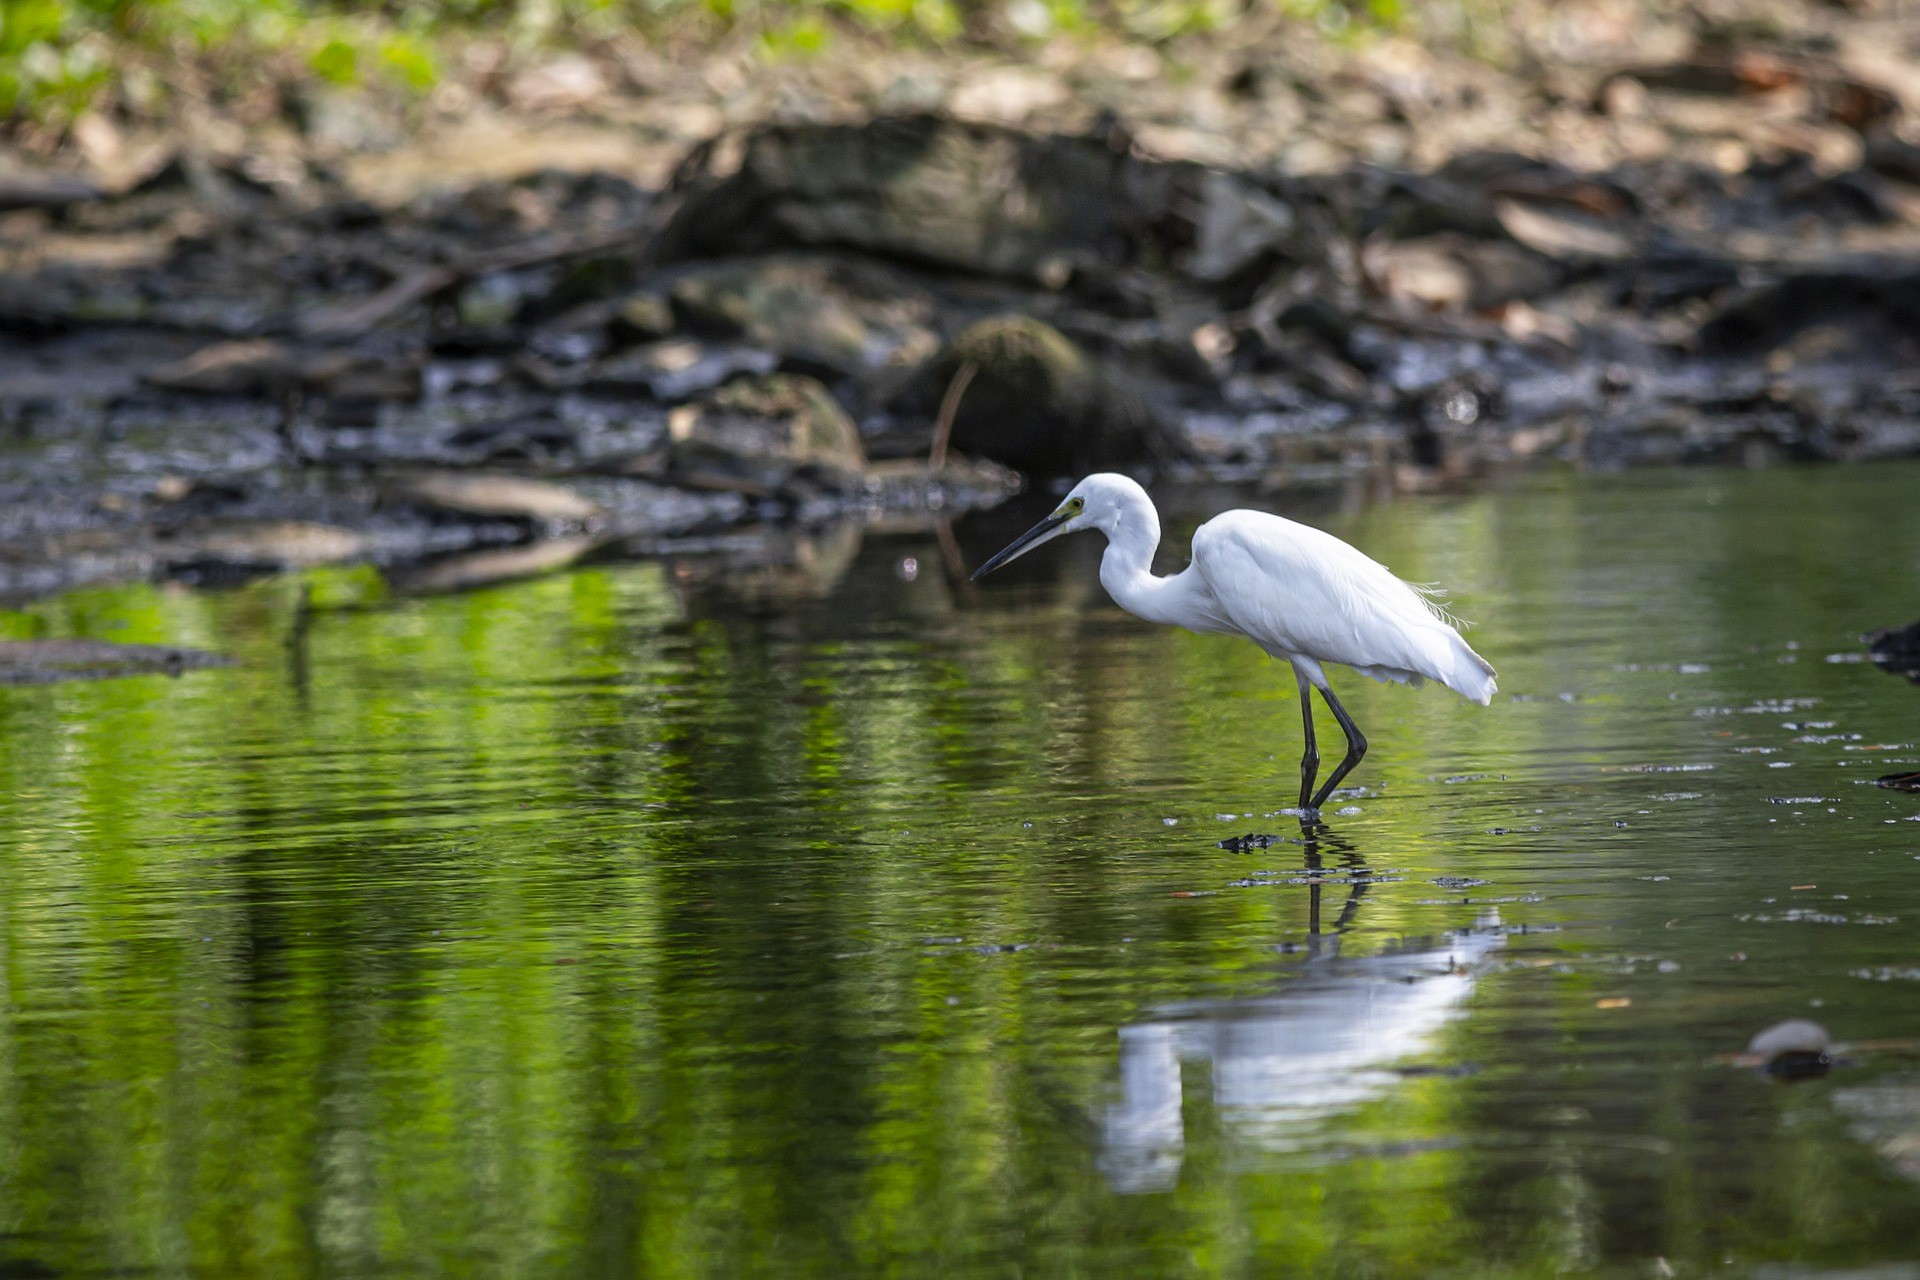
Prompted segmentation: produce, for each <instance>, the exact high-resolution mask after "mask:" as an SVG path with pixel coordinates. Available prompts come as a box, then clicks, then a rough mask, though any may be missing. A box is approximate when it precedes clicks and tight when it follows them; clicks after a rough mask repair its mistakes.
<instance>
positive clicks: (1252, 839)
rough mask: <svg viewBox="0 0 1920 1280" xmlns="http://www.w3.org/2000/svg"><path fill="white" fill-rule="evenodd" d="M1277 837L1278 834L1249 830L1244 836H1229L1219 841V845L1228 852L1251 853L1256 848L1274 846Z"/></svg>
mask: <svg viewBox="0 0 1920 1280" xmlns="http://www.w3.org/2000/svg"><path fill="white" fill-rule="evenodd" d="M1277 839H1278V837H1277V836H1268V835H1260V834H1258V833H1256V832H1252V831H1249V832H1247V834H1246V835H1243V836H1228V837H1227V838H1226V839H1225V840H1222V841H1220V842H1219V847H1220V848H1222V849H1225V850H1226V851H1227V852H1228V853H1251V852H1253V851H1254V850H1255V849H1266V848H1270V847H1272V845H1273V843H1274V842H1275V840H1277Z"/></svg>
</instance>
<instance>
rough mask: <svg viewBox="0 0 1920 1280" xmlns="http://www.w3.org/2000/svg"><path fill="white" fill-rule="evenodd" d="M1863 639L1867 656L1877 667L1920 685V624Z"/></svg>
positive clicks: (1882, 632)
mask: <svg viewBox="0 0 1920 1280" xmlns="http://www.w3.org/2000/svg"><path fill="white" fill-rule="evenodd" d="M1861 639H1862V640H1865V641H1866V643H1867V656H1868V657H1869V658H1872V659H1873V664H1874V665H1875V666H1877V667H1879V668H1880V669H1881V670H1882V671H1891V672H1893V673H1894V674H1896V675H1903V676H1905V677H1906V678H1907V679H1909V680H1911V681H1913V682H1914V683H1915V684H1920V622H1916V623H1914V624H1913V625H1912V626H1910V627H1904V628H1900V629H1895V628H1892V627H1889V628H1887V629H1886V630H1885V631H1875V632H1873V633H1872V634H1871V635H1866V636H1862V637H1861Z"/></svg>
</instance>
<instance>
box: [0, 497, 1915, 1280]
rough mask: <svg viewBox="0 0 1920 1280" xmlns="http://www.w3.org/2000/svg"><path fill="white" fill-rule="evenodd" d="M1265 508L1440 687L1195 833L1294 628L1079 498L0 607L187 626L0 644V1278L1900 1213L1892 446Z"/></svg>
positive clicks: (1271, 763) (1708, 1260)
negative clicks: (852, 545)
mask: <svg viewBox="0 0 1920 1280" xmlns="http://www.w3.org/2000/svg"><path fill="white" fill-rule="evenodd" d="M1296 511H1297V509H1296ZM1306 514H1310V515H1311V516H1312V518H1314V519H1315V520H1316V521H1318V522H1319V523H1322V524H1324V525H1325V526H1326V527H1329V528H1332V529H1333V530H1335V531H1336V532H1338V533H1340V534H1341V535H1343V536H1345V537H1348V538H1350V539H1352V540H1354V541H1356V542H1358V543H1359V545H1361V546H1362V547H1363V548H1365V549H1366V550H1368V551H1369V552H1371V553H1373V554H1375V555H1376V556H1378V557H1380V558H1382V559H1384V560H1386V561H1387V562H1388V563H1390V564H1392V565H1393V566H1394V567H1395V568H1396V569H1397V570H1399V571H1400V572H1401V573H1402V574H1403V575H1404V576H1407V577H1410V578H1414V579H1420V580H1429V579H1431V580H1439V581H1443V582H1446V583H1449V584H1451V585H1452V586H1453V587H1454V589H1455V597H1454V603H1455V608H1456V610H1457V611H1458V612H1459V613H1461V614H1463V615H1465V616H1467V617H1470V618H1474V619H1478V620H1479V625H1478V626H1477V627H1476V629H1475V630H1474V631H1473V632H1472V635H1473V638H1474V642H1475V644H1476V646H1477V647H1478V648H1479V649H1480V650H1481V651H1482V652H1483V653H1485V654H1486V655H1488V657H1489V658H1491V659H1492V660H1493V661H1494V663H1495V664H1496V665H1497V666H1498V667H1499V668H1500V671H1501V694H1500V696H1499V697H1498V699H1497V700H1496V701H1495V703H1494V705H1493V706H1492V707H1491V708H1490V709H1485V710H1482V709H1480V708H1477V707H1473V706H1470V705H1468V704H1466V703H1464V702H1463V701H1461V700H1459V699H1457V698H1453V697H1451V696H1450V695H1445V694H1443V693H1441V692H1438V691H1435V690H1427V691H1423V692H1414V691H1410V690H1406V689H1402V688H1398V687H1380V686H1374V685H1371V684H1366V683H1364V682H1362V681H1359V680H1357V679H1356V678H1354V677H1351V676H1346V677H1345V678H1344V679H1341V677H1340V676H1339V675H1336V681H1337V683H1338V685H1339V688H1340V690H1341V692H1342V694H1343V696H1344V697H1345V698H1346V700H1347V703H1348V706H1349V707H1350V708H1351V709H1352V710H1353V712H1354V714H1355V716H1356V718H1357V719H1358V720H1359V722H1360V724H1361V725H1362V726H1363V727H1364V728H1365V729H1366V730H1367V732H1368V734H1369V736H1370V737H1371V738H1372V740H1373V742H1374V744H1375V745H1374V750H1373V753H1372V754H1371V755H1370V756H1369V757H1368V759H1367V761H1366V763H1365V765H1364V766H1363V767H1362V769H1361V771H1360V772H1359V773H1358V774H1357V775H1355V777H1354V778H1353V779H1352V781H1353V782H1354V783H1356V784H1358V785H1359V786H1360V787H1361V788H1362V789H1363V793H1362V794H1359V795H1356V796H1352V797H1349V798H1347V799H1346V800H1345V801H1343V802H1342V803H1344V804H1345V805H1346V806H1347V807H1349V808H1354V809H1357V810H1358V812H1352V813H1346V814H1344V815H1341V816H1336V817H1332V818H1331V820H1330V830H1329V832H1328V833H1327V835H1326V837H1325V838H1324V839H1322V840H1321V841H1320V842H1319V843H1318V844H1317V845H1316V846H1314V847H1312V848H1308V847H1305V846H1302V845H1300V844H1297V843H1280V844H1276V845H1275V846H1273V847H1272V848H1270V849H1266V850H1262V851H1257V852H1253V853H1232V852H1227V851H1223V850H1221V849H1219V848H1217V847H1215V842H1216V841H1217V840H1219V839H1220V838H1221V837H1223V836H1226V835H1231V834H1241V833H1244V832H1247V831H1267V832H1273V833H1275V834H1279V835H1283V836H1284V835H1289V834H1290V835H1292V836H1293V837H1294V838H1295V839H1296V840H1297V839H1298V837H1299V827H1298V825H1297V824H1296V823H1293V822H1292V820H1291V819H1288V818H1286V817H1284V816H1266V815H1268V814H1270V813H1272V811H1275V810H1278V809H1279V808H1281V806H1283V805H1285V804H1287V803H1289V801H1290V797H1291V795H1292V792H1293V790H1294V788H1295V786H1296V775H1295V759H1296V757H1297V753H1298V749H1299V748H1298V744H1299V729H1298V713H1299V709H1298V704H1297V702H1296V701H1295V699H1294V695H1293V691H1292V685H1291V680H1290V679H1288V678H1287V677H1286V675H1285V673H1284V672H1283V671H1282V670H1280V669H1278V668H1277V667H1276V665H1275V664H1273V663H1272V662H1270V661H1269V660H1267V659H1266V658H1264V657H1263V656H1262V655H1261V654H1260V653H1258V652H1257V651H1256V650H1254V649H1253V648H1252V647H1251V646H1249V645H1246V644H1244V643H1240V642H1235V641H1231V640H1227V639H1222V638H1218V637H1213V638H1202V637H1196V636H1191V635H1187V634H1184V633H1178V632H1172V631H1166V630H1161V629H1156V628H1152V627H1149V626H1147V625H1145V624H1141V623H1137V622H1135V621H1133V620H1131V619H1128V618H1127V617H1125V616H1124V615H1122V614H1120V613H1118V612H1117V611H1116V610H1114V609H1113V608H1112V607H1111V606H1110V605H1109V604H1108V603H1107V602H1106V600H1105V597H1104V595H1103V594H1102V593H1101V592H1100V589H1099V587H1098V585H1097V582H1096V581H1095V580H1094V577H1093V570H1094V567H1095V557H1096V555H1097V545H1096V543H1095V542H1093V541H1092V540H1091V539H1087V540H1082V542H1081V543H1080V544H1076V545H1063V546H1056V547H1049V548H1047V549H1045V550H1044V551H1042V552H1039V553H1036V554H1035V555H1033V556H1031V557H1029V558H1028V559H1027V560H1024V561H1022V562H1021V563H1020V565H1018V566H1016V567H1015V568H1014V569H1012V570H1008V571H1007V573H1006V575H1005V578H1004V580H1002V579H999V578H996V579H993V580H990V581H989V583H988V584H987V586H986V589H984V590H980V589H970V588H966V587H963V586H961V585H958V584H957V583H955V582H954V581H953V580H952V579H951V578H950V577H949V575H948V574H947V573H945V572H943V571H942V567H941V564H942V561H941V552H940V550H939V547H938V544H937V543H936V541H935V539H934V538H933V537H932V536H931V535H925V536H922V535H894V536H887V537H882V536H878V535H874V534H869V535H868V536H867V537H866V539H865V541H864V542H863V544H862V545H861V546H860V548H859V552H858V555H857V556H856V557H854V558H853V559H852V561H851V563H850V565H846V566H845V567H844V571H841V568H842V560H841V558H838V557H835V556H833V555H828V554H822V555H818V556H814V557H811V558H810V559H808V560H806V561H805V563H808V564H811V565H813V566H814V568H813V570H812V572H802V571H799V570H789V571H787V572H784V573H762V574H759V575H756V576H755V577H753V578H752V580H751V581H735V582H733V583H732V584H730V585H729V584H727V583H724V582H716V581H714V580H713V579H712V578H711V577H710V576H708V575H706V574H705V573H704V571H703V570H702V567H701V566H700V565H699V564H698V563H681V564H675V563H668V564H634V565H619V566H601V567H588V568H583V569H579V570H576V571H573V572H570V573H567V574H564V575H560V576H554V577H548V578H543V579H538V580H533V581H528V582H522V583H516V584H509V585H503V586H498V587H495V588H491V589H487V590H482V591H476V592H472V593H470V594H463V595H448V596H437V597H425V598H400V597H394V596H391V595H389V594H388V593H387V591H386V590H385V589H384V588H383V586H382V584H381V582H380V579H379V578H378V576H377V575H375V574H374V573H373V572H372V571H350V572H331V573H324V574H317V575H313V576H310V577H308V578H305V579H303V580H298V581H294V580H279V581H269V582H264V583H260V584H257V585H254V586H251V587H247V588H242V589H237V590H231V591H225V592H199V591H192V590H187V589H184V588H171V589H170V588H167V587H164V586H137V587H124V588H116V589H112V590H103V591H89V592H80V593H76V594H72V595H68V596H64V597H60V598H57V599H52V600H48V601H44V602H41V603H38V604H34V605H31V606H28V607H26V608H24V609H21V610H18V611H15V612H11V613H0V636H9V637H24V636H35V635H49V636H68V635H72V636H89V637H96V638H102V639H116V640H135V641H164V642H169V643H179V644H189V645H198V646H203V647H207V648H213V649H218V650H221V651H223V652H226V653H229V654H232V655H234V656H235V657H237V658H238V659H240V665H238V666H236V667H234V668H231V669H227V670H218V671H206V672H195V673H190V674H187V675H184V676H182V677H180V678H177V679H168V678H165V677H147V678H139V679H130V680H121V681H111V682H99V683H88V684H67V685H59V686H44V687H33V688H11V689H0V783H3V784H4V785H3V786H0V948H4V952H3V953H0V960H3V962H4V969H3V970H0V972H3V973H4V984H3V985H0V1276H4V1277H38V1276H54V1275H82V1276H89V1275H105V1274H115V1275H122V1274H143V1275H144V1274H153V1275H160V1276H276V1277H277V1276H301V1275H320V1276H383V1277H384V1276H415V1275H446V1276H515V1277H522V1276H524V1277H544V1276H638V1277H661V1278H666V1277H680V1276H700V1277H759V1276H766V1277H799V1276H833V1277H842V1276H867V1275H887V1276H941V1277H973V1276H981V1277H988V1276H991V1277H1015V1276H1087V1277H1107V1276H1113V1277H1151V1276H1163V1275H1164V1276H1176V1275H1177V1276H1189V1275H1190V1276H1234V1277H1240V1276H1314V1277H1320V1276H1328V1277H1332V1276H1339V1277H1348V1276H1353V1277H1361V1276H1366V1277H1401V1276H1407V1277H1413V1276H1460V1277H1480V1276H1490V1275H1491V1276H1548V1275H1588V1274H1596V1275H1619V1276H1659V1275H1666V1274H1673V1275H1680V1276H1687V1275H1706V1274H1726V1275H1748V1274H1754V1275H1762V1276H1776V1277H1777V1276H1789V1275H1801V1274H1818V1273H1820V1271H1821V1270H1822V1269H1840V1268H1847V1267H1853V1268H1858V1267H1865V1266H1868V1265H1871V1264H1885V1263H1889V1262H1911V1263H1920V1181H1916V1179H1920V1048H1916V1047H1914V1046H1912V1045H1908V1044H1903V1043H1901V1042H1902V1041H1903V1040H1905V1039H1906V1038H1908V1037H1912V1036H1916V1035H1920V945H1916V943H1917V942H1920V861H1916V858H1920V820H1916V818H1920V796H1913V795H1905V796H1902V795H1900V794H1898V793H1894V792H1890V791H1887V790H1884V789H1880V788H1876V787H1872V786H1869V785H1865V784H1866V783H1867V781H1868V780H1869V779H1870V778H1872V777H1874V776H1876V775H1878V774H1880V773H1886V772H1891V771H1893V770H1894V769H1895V768H1898V767H1900V765H1901V764H1903V763H1904V765H1905V766H1906V767H1908V768H1913V767H1920V764H1917V763H1916V762H1920V749H1917V748H1915V747H1914V746H1913V745H1912V744H1913V743H1914V742H1915V741H1916V739H1920V688H1916V687H1913V686H1910V685H1908V684H1906V683H1904V682H1902V681H1900V680H1898V679H1896V678H1895V677H1893V676H1890V675H1887V674H1885V673H1883V672H1880V671H1878V670H1876V669H1874V668H1873V667H1871V666H1868V665H1865V664H1862V663H1859V662H1857V661H1850V660H1844V659H1848V658H1851V657H1853V656H1854V655H1857V653H1858V651H1859V648H1860V646H1859V643H1858V639H1857V637H1858V634H1859V633H1860V632H1861V631H1863V630H1866V629H1869V628H1871V627H1875V626H1881V625H1887V624H1891V623H1904V622H1907V621H1911V620H1912V619H1913V618H1914V617H1915V616H1920V469H1916V468H1915V467H1911V466H1898V467H1896V466H1885V467H1881V468H1878V469H1871V470H1850V469H1828V470H1809V471H1802V470H1781V471H1772V472H1763V473H1756V474H1723V473H1715V474H1699V473H1694V474H1688V475H1671V476H1662V477H1655V478H1627V479H1613V480H1571V479H1565V480H1537V481H1529V482H1525V483H1522V484H1520V485H1518V486H1517V487H1514V488H1511V489H1509V490H1506V491H1500V492H1490V493H1483V494H1477V495H1471V496H1463V497H1447V498H1432V499H1420V500H1409V501H1402V502H1399V503H1396V504H1393V505H1389V506H1383V507H1373V508H1369V509H1365V510H1359V511H1353V512H1345V513H1343V512H1340V511H1337V510H1310V511H1308V512H1307V513H1306ZM1030 518H1031V511H1030V510H1015V511H1010V512H1004V513H995V514H994V515H992V516H988V517H984V518H983V517H974V518H973V519H972V520H971V521H969V522H968V523H966V524H963V525H962V526H961V528H960V529H959V535H960V540H961V542H962V543H963V544H964V546H965V549H966V551H967V553H968V555H969V557H970V558H971V559H972V560H974V561H976V562H977V561H978V560H979V559H980V558H982V557H984V555H985V554H986V553H988V552H989V551H991V550H993V549H994V548H995V547H997V546H998V545H999V543H1000V542H1001V541H1004V540H1005V538H1006V537H1007V536H1010V535H1011V534H1012V533H1013V532H1017V531H1018V530H1019V529H1020V528H1022V527H1024V524H1025V522H1026V520H1027V519H1030ZM1189 527H1190V526H1189ZM1181 532H1184V530H1182V531H1181ZM908 560H911V561H913V565H912V566H911V567H910V566H909V565H908V564H907V563H906V562H907V561H908ZM303 590H304V591H307V592H309V593H310V600H311V607H310V608H309V609H307V610H305V611H303V610H301V609H300V608H299V607H298V601H299V600H300V598H301V592H302V591H303ZM1829 655H1839V656H1840V657H1841V658H1842V659H1843V660H1839V661H1831V660H1829ZM1322 733H1323V735H1328V734H1336V731H1335V730H1334V729H1333V727H1332V726H1331V724H1330V723H1328V722H1327V721H1326V719H1325V718H1324V716H1323V718H1322ZM1335 741H1337V737H1336V738H1333V739H1327V740H1326V741H1325V742H1323V748H1324V747H1327V746H1330V745H1331V744H1332V743H1333V742H1335ZM1333 754H1337V752H1334V753H1333ZM1329 758H1331V755H1330V757H1329ZM1770 800H1791V801H1795V802H1794V803H1770V802H1769V801H1770ZM1222 815H1227V816H1224V817H1223V816H1222ZM1315 867H1317V868H1318V871H1317V872H1315V871H1313V870H1312V869H1313V868H1315ZM1455 877H1457V878H1459V879H1451V878H1455ZM1436 881H1440V883H1436ZM1463 881H1471V882H1484V883H1463ZM1796 886H1801V887H1796ZM1790 1017H1812V1018H1815V1019H1818V1020H1819V1021H1821V1022H1822V1023H1824V1024H1825V1025H1826V1026H1827V1027H1829V1028H1830V1029H1831V1031H1832V1032H1833V1034H1834V1035H1835V1036H1836V1037H1837V1038H1838V1039H1840V1040H1841V1041H1844V1042H1848V1043H1850V1044H1852V1045H1854V1046H1856V1047H1854V1048H1851V1049H1848V1050H1845V1051H1844V1055H1843V1056H1844V1062H1843V1064H1842V1065H1841V1066H1839V1067H1838V1068H1837V1069H1836V1070H1834V1071H1833V1072H1832V1073H1831V1074H1830V1075H1828V1076H1827V1077H1825V1078H1824V1079H1819V1080H1814V1081H1811V1082H1808V1083H1803V1084H1797V1085H1786V1084H1781V1083H1776V1082H1774V1081H1772V1080H1770V1079H1767V1078H1765V1077H1763V1076H1761V1075H1760V1074H1758V1073H1756V1072H1754V1071H1752V1070H1749V1069H1746V1068H1743V1067H1740V1066H1736V1065H1731V1064H1729V1063H1728V1062H1726V1061H1725V1060H1724V1058H1725V1055H1729V1054H1733V1053H1738V1052H1739V1051H1740V1050H1741V1049H1742V1048H1743V1047H1744V1046H1745V1045H1746V1042H1747V1040H1748V1038H1749V1037H1750V1036H1751V1035H1752V1034H1753V1033H1754V1032H1756V1031H1758V1030H1760V1029H1762V1028H1764V1027H1766V1026H1768V1025H1770V1024H1772V1023H1774V1022H1777V1021H1780V1020H1782V1019H1785V1018H1790ZM1874 1274H1875V1275H1881V1274H1885V1275H1887V1276H1907V1275H1909V1274H1910V1273H1909V1272H1908V1271H1906V1270H1900V1269H1895V1270H1893V1271H1887V1272H1884V1273H1881V1272H1876V1273H1874Z"/></svg>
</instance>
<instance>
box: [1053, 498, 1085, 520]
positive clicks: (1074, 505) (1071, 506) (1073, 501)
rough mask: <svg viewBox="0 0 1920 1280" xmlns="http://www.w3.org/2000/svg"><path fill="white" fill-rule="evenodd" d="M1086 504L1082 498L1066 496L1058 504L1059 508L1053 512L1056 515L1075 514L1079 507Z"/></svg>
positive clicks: (1077, 513)
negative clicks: (1064, 499) (1066, 497)
mask: <svg viewBox="0 0 1920 1280" xmlns="http://www.w3.org/2000/svg"><path fill="white" fill-rule="evenodd" d="M1086 505H1087V504H1086V503H1085V502H1084V501H1083V500H1082V499H1079V498H1068V499H1067V500H1066V501H1065V502H1063V503H1061V504H1060V510H1058V511H1056V512H1054V514H1055V515H1058V516H1077V515H1079V514H1080V509H1081V508H1082V507H1084V506H1086Z"/></svg>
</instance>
